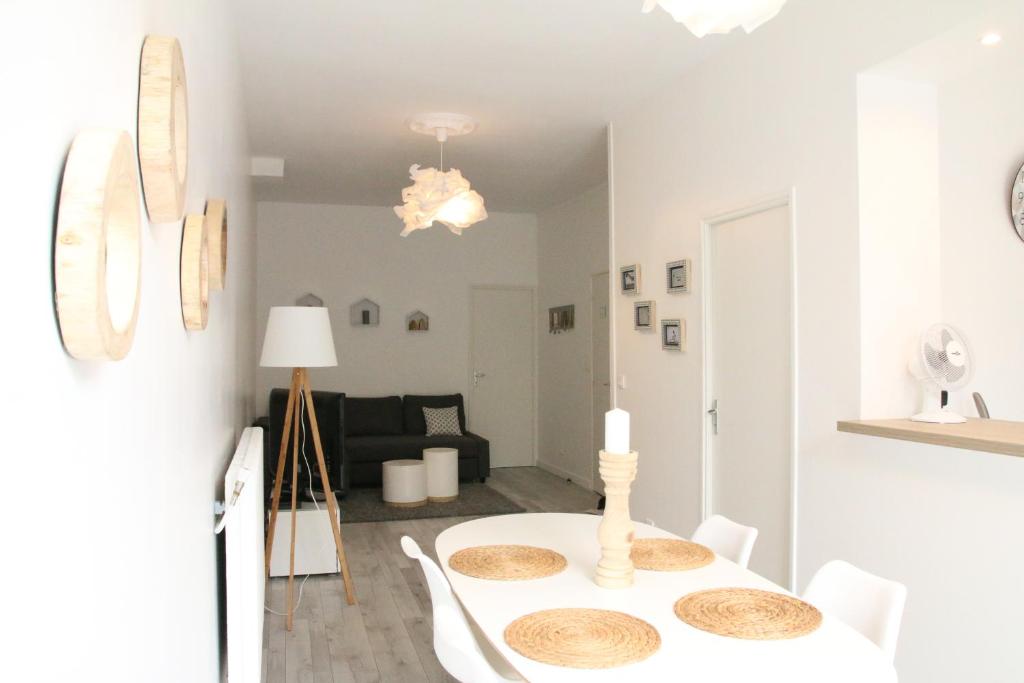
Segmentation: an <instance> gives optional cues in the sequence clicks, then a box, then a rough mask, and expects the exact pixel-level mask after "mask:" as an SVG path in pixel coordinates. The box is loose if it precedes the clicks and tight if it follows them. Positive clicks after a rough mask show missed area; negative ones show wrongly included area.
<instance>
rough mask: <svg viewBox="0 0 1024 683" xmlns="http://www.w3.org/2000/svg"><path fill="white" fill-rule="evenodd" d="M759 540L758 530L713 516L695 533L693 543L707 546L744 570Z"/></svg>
mask: <svg viewBox="0 0 1024 683" xmlns="http://www.w3.org/2000/svg"><path fill="white" fill-rule="evenodd" d="M756 540H757V529H755V528H754V527H752V526H743V525H742V524H737V523H736V522H734V521H732V520H731V519H728V518H726V517H723V516H722V515H711V516H710V517H708V518H707V519H705V520H704V521H703V522H701V525H700V526H699V527H697V530H696V531H694V532H693V542H694V543H700V544H701V545H706V546H707V547H709V548H711V549H712V550H714V551H715V554H716V555H721V556H722V557H724V558H725V559H727V560H732V561H733V562H735V563H736V564H738V565H739V566H741V567H743V568H744V569H746V568H747V565H748V564H749V563H750V553H752V552H753V550H754V541H756Z"/></svg>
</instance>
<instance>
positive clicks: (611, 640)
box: [505, 608, 661, 669]
mask: <svg viewBox="0 0 1024 683" xmlns="http://www.w3.org/2000/svg"><path fill="white" fill-rule="evenodd" d="M505 642H506V643H508V645H509V647H511V648H512V649H513V650H515V651H516V652H518V653H519V654H521V655H522V656H524V657H528V658H530V659H532V660H534V661H538V662H543V663H545V664H555V665H556V666H568V667H572V668H575V669H610V668H611V667H614V666H624V665H626V664H633V663H635V662H639V661H641V660H644V659H647V658H648V657H650V656H651V655H652V654H654V653H655V652H657V650H658V648H659V647H661V636H660V635H658V631H657V629H655V628H654V627H653V626H651V625H650V624H648V623H647V622H646V621H643V620H642V619H637V618H636V617H632V616H630V615H628V614H623V613H622V612H613V611H610V610H603V609H580V608H569V609H549V610H543V611H541V612H534V613H532V614H527V615H526V616H524V617H519V618H518V619H516V620H515V621H513V622H512V623H511V624H509V625H508V627H507V628H506V629H505Z"/></svg>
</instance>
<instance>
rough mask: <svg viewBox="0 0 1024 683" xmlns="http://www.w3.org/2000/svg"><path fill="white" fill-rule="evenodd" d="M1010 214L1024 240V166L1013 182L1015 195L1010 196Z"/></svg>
mask: <svg viewBox="0 0 1024 683" xmlns="http://www.w3.org/2000/svg"><path fill="white" fill-rule="evenodd" d="M1010 215H1011V216H1012V217H1013V227H1014V229H1015V230H1016V231H1017V237H1019V238H1021V239H1022V240H1024V166H1021V167H1020V170H1019V171H1017V179H1016V180H1015V181H1014V183H1013V195H1012V196H1011V197H1010Z"/></svg>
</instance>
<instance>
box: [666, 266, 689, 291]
mask: <svg viewBox="0 0 1024 683" xmlns="http://www.w3.org/2000/svg"><path fill="white" fill-rule="evenodd" d="M665 281H666V282H665V284H666V285H667V287H668V293H669V294H687V293H689V291H690V259H683V260H682V261H673V262H672V263H666V264H665Z"/></svg>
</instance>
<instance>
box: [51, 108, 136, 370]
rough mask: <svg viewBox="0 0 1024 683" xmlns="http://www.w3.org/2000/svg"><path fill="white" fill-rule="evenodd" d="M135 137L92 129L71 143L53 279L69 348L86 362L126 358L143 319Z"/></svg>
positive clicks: (62, 335) (61, 203)
mask: <svg viewBox="0 0 1024 683" xmlns="http://www.w3.org/2000/svg"><path fill="white" fill-rule="evenodd" d="M137 173H138V171H137V168H136V166H135V155H134V154H133V146H132V139H131V137H130V136H129V135H128V133H127V132H125V131H123V130H111V129H106V128H90V129H86V130H83V131H81V132H80V133H78V135H76V136H75V139H74V142H72V143H71V151H70V152H69V153H68V160H67V164H66V165H65V167H64V178H63V180H62V181H61V187H60V201H59V204H58V209H57V234H56V244H55V245H54V263H53V268H54V281H55V289H56V291H55V293H54V294H55V296H54V298H55V301H56V306H57V318H58V320H59V321H60V333H61V338H62V339H63V341H64V346H65V348H66V349H67V350H68V353H70V354H71V355H72V356H74V357H75V358H79V359H82V360H120V359H121V358H124V357H125V356H126V355H127V354H128V350H129V349H131V347H132V340H133V338H134V337H135V324H136V322H137V321H138V317H139V285H140V282H141V272H142V268H141V256H142V253H141V251H142V247H141V241H140V230H141V217H140V215H139V179H138V175H137Z"/></svg>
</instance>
